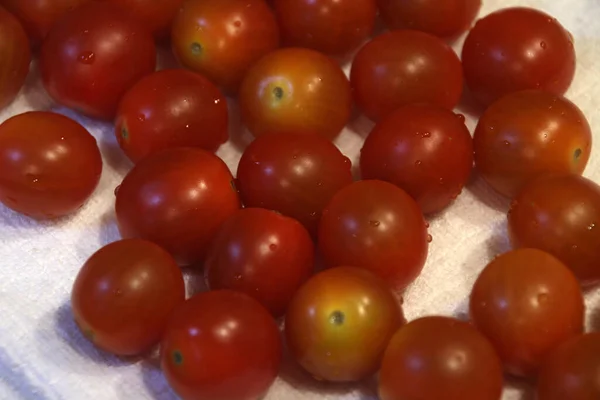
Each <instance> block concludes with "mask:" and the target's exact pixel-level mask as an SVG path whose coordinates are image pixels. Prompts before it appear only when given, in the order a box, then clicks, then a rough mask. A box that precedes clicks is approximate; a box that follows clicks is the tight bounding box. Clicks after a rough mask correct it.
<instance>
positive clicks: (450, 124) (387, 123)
mask: <svg viewBox="0 0 600 400" xmlns="http://www.w3.org/2000/svg"><path fill="white" fill-rule="evenodd" d="M472 168H473V141H472V139H471V134H470V133H469V130H468V129H467V127H466V126H465V124H464V120H461V119H460V118H459V117H458V116H457V115H456V114H454V113H453V112H452V111H449V110H446V109H444V108H441V107H439V106H428V105H409V106H404V107H401V108H399V109H398V110H396V111H395V112H393V113H392V114H390V115H389V116H387V117H386V118H385V119H383V120H382V121H381V122H380V123H378V124H377V125H376V126H375V128H374V129H373V131H371V133H370V134H369V136H368V137H367V139H366V140H365V143H364V146H363V148H362V151H361V154H360V169H361V171H362V177H363V179H380V180H384V181H387V182H390V183H393V184H394V185H397V186H399V187H401V188H402V189H404V190H406V192H407V193H408V194H410V195H411V196H412V197H413V198H414V199H415V200H416V201H417V203H418V204H419V206H420V207H421V210H423V212H424V213H433V212H437V211H440V210H442V209H443V208H445V207H446V206H447V205H448V204H450V203H451V202H452V201H453V200H454V199H456V197H457V196H458V195H459V194H460V193H461V191H462V188H463V187H464V185H465V184H466V183H467V180H468V179H469V176H470V174H471V169H472Z"/></svg>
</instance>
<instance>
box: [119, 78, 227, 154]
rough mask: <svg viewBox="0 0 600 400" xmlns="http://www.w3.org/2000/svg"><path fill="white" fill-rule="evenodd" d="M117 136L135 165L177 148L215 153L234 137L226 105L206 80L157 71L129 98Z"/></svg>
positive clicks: (121, 109) (122, 105)
mask: <svg viewBox="0 0 600 400" xmlns="http://www.w3.org/2000/svg"><path fill="white" fill-rule="evenodd" d="M115 135H116V137H117V141H118V142H119V145H120V146H121V148H122V149H123V151H124V152H125V154H127V156H128V157H129V158H130V159H131V160H132V161H133V162H138V161H140V160H141V159H142V158H144V157H147V156H149V155H151V154H155V153H156V152H158V151H160V150H163V149H167V148H172V147H199V148H202V149H205V150H208V151H216V150H217V149H218V148H219V146H220V145H221V144H223V143H225V142H226V141H227V139H228V138H229V132H228V110H227V100H226V99H225V96H224V95H223V94H222V93H221V92H220V91H219V89H218V88H217V87H216V86H215V85H214V84H213V83H212V82H210V81H209V80H208V79H207V78H205V77H204V76H202V75H199V74H196V73H194V72H191V71H186V70H183V69H171V70H163V71H158V72H155V73H153V74H150V75H148V76H146V77H144V78H142V80H140V81H139V82H138V83H136V84H135V86H133V87H132V88H131V89H130V90H128V91H127V93H125V95H124V96H123V98H122V99H121V102H120V104H119V110H118V112H117V118H116V122H115Z"/></svg>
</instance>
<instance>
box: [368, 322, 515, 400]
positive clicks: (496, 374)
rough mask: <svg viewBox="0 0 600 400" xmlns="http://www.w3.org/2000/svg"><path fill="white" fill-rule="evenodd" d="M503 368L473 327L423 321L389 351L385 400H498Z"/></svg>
mask: <svg viewBox="0 0 600 400" xmlns="http://www.w3.org/2000/svg"><path fill="white" fill-rule="evenodd" d="M502 381H503V376H502V366H501V364H500V360H499V359H498V356H497V355H496V353H495V352H494V348H493V347H492V345H491V344H490V343H489V342H488V341H487V340H486V338H485V337H484V336H483V335H481V334H480V333H479V332H478V331H477V330H475V329H474V328H473V327H471V326H470V325H469V324H467V323H465V322H462V321H458V320H455V319H453V318H446V317H425V318H421V319H417V320H415V321H412V322H411V323H409V324H408V325H406V326H404V327H403V328H401V329H400V330H399V331H398V332H397V333H396V334H395V335H394V337H393V338H392V340H391V342H390V345H389V346H388V348H387V350H386V351H385V355H384V358H383V364H382V366H381V371H380V373H379V397H380V398H381V400H398V399H419V400H440V399H444V400H498V399H500V397H501V395H502V383H503V382H502Z"/></svg>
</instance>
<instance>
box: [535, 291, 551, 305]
mask: <svg viewBox="0 0 600 400" xmlns="http://www.w3.org/2000/svg"><path fill="white" fill-rule="evenodd" d="M548 297H549V296H548V293H540V294H538V295H537V301H538V305H540V304H543V303H545V302H547V301H548Z"/></svg>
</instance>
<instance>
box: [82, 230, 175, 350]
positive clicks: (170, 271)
mask: <svg viewBox="0 0 600 400" xmlns="http://www.w3.org/2000/svg"><path fill="white" fill-rule="evenodd" d="M184 300H185V284H184V282H183V275H182V274H181V270H180V269H179V267H178V266H177V264H176V263H175V260H174V259H173V257H171V256H170V255H169V253H167V252H166V251H164V250H163V249H161V248H160V247H158V246H157V245H155V244H153V243H150V242H146V241H144V240H138V239H128V240H121V241H118V242H114V243H111V244H109V245H108V246H105V247H103V248H102V249H100V250H98V251H97V252H96V253H95V254H94V255H92V257H90V259H89V260H87V261H86V263H85V264H84V265H83V267H82V268H81V271H79V274H78V275H77V279H75V284H74V285H73V292H72V293H71V304H72V307H73V314H74V317H75V321H76V322H77V325H78V326H79V328H80V329H81V330H82V332H83V333H84V334H85V336H86V337H87V338H88V339H90V340H91V341H92V342H94V344H95V345H96V346H98V347H100V348H102V349H104V350H106V351H109V352H111V353H114V354H117V355H124V356H129V355H137V354H141V353H143V352H146V351H148V350H150V349H151V348H152V346H154V345H155V344H156V343H158V342H159V341H160V339H161V337H162V334H163V332H164V330H165V327H166V325H167V322H168V319H169V317H170V315H171V312H172V311H173V310H174V309H175V307H176V306H178V305H179V304H181V303H183V301H184Z"/></svg>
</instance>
